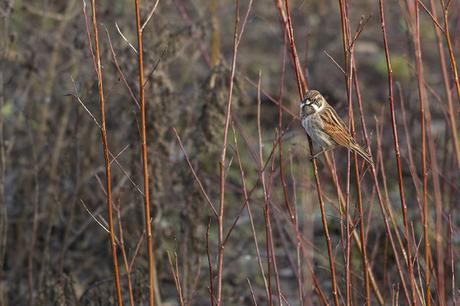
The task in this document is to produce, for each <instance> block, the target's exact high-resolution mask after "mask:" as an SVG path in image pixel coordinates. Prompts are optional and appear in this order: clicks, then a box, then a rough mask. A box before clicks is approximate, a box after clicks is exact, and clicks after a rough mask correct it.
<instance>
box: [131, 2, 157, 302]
mask: <svg viewBox="0 0 460 306" xmlns="http://www.w3.org/2000/svg"><path fill="white" fill-rule="evenodd" d="M139 2H140V0H134V5H135V10H136V27H137V50H138V53H137V55H138V65H139V103H140V106H141V109H140V116H141V148H142V170H143V178H144V217H145V233H146V236H147V254H148V267H149V305H150V306H153V305H155V299H154V288H155V267H154V265H155V262H154V258H153V249H152V226H151V224H150V192H149V172H148V158H147V129H146V121H145V95H144V93H145V91H144V84H145V82H144V61H143V43H142V29H141V16H140V4H139Z"/></svg>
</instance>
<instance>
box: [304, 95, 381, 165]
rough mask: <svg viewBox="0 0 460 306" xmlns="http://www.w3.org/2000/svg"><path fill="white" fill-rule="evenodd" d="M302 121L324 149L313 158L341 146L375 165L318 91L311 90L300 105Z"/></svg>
mask: <svg viewBox="0 0 460 306" xmlns="http://www.w3.org/2000/svg"><path fill="white" fill-rule="evenodd" d="M300 120H301V122H302V126H303V127H304V129H305V131H306V132H307V134H308V135H309V136H310V137H311V139H312V140H313V142H314V143H315V144H316V145H318V146H319V147H321V149H322V150H321V151H320V152H318V153H316V154H313V155H312V158H316V157H317V156H318V155H320V154H322V153H324V152H326V151H329V150H332V149H334V148H335V147H336V146H338V145H340V146H344V147H346V148H348V149H350V150H352V151H354V152H356V153H358V154H359V155H360V156H361V157H362V158H364V159H365V160H366V161H367V162H368V163H369V164H373V162H372V160H371V157H370V155H369V154H368V153H367V152H366V151H365V150H364V149H363V148H362V147H361V146H360V145H359V144H358V143H357V142H356V141H355V140H354V139H353V137H352V136H351V135H350V133H349V132H348V129H347V128H346V127H345V124H344V123H343V121H342V120H341V119H340V118H339V116H338V115H337V113H336V112H335V110H334V109H333V108H332V106H330V105H329V103H327V101H326V99H324V97H323V96H322V95H321V94H320V93H319V92H318V91H316V90H309V91H308V92H307V94H306V95H305V98H304V100H303V101H302V103H301V104H300Z"/></svg>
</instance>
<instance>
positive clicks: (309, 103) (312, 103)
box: [300, 90, 326, 117]
mask: <svg viewBox="0 0 460 306" xmlns="http://www.w3.org/2000/svg"><path fill="white" fill-rule="evenodd" d="M325 103H326V100H325V99H324V97H323V96H322V95H321V94H320V93H319V91H317V90H309V91H307V94H306V95H305V98H304V99H303V101H302V103H301V104H300V116H301V117H307V116H310V115H312V114H314V113H317V112H319V111H320V110H322V109H323V107H324V106H325Z"/></svg>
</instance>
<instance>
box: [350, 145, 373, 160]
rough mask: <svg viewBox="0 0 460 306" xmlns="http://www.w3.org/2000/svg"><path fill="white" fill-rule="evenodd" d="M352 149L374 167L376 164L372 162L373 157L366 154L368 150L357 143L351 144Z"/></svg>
mask: <svg viewBox="0 0 460 306" xmlns="http://www.w3.org/2000/svg"><path fill="white" fill-rule="evenodd" d="M351 149H352V150H353V151H354V152H356V153H358V154H359V156H361V157H362V158H364V159H365V160H366V161H367V162H368V163H369V164H371V165H373V164H374V163H373V162H372V159H371V156H370V155H369V153H367V152H366V150H364V149H363V148H362V147H361V146H360V145H359V144H357V143H353V144H351Z"/></svg>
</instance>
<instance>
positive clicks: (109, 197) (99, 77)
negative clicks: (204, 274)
mask: <svg viewBox="0 0 460 306" xmlns="http://www.w3.org/2000/svg"><path fill="white" fill-rule="evenodd" d="M91 7H92V23H93V32H94V44H95V61H96V68H97V69H96V72H97V81H98V89H99V110H100V114H101V119H100V121H101V138H102V146H103V149H104V162H105V177H106V192H107V221H108V228H109V236H110V245H111V248H112V260H113V273H114V277H115V291H116V295H117V302H118V305H119V306H122V305H123V300H122V296H121V286H120V273H119V271H118V257H117V244H116V242H115V229H114V225H113V214H112V184H111V173H110V157H109V145H108V142H107V130H106V126H105V98H104V87H103V79H102V65H101V55H100V49H99V34H98V30H97V19H96V0H92V1H91Z"/></svg>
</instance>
